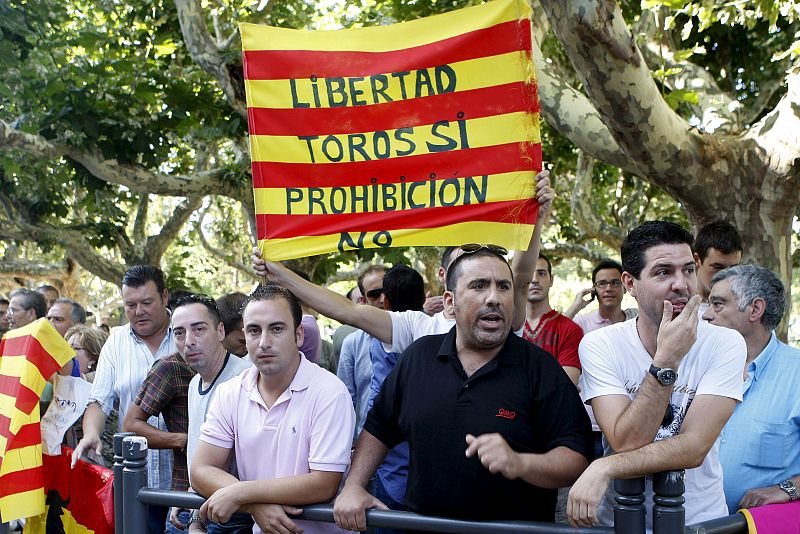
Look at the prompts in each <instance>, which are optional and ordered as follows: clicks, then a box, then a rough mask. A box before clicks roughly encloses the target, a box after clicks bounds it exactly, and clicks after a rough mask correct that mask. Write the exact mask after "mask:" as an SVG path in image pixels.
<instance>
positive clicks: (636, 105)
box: [542, 0, 701, 189]
mask: <svg viewBox="0 0 800 534" xmlns="http://www.w3.org/2000/svg"><path fill="white" fill-rule="evenodd" d="M542 5H543V6H544V9H545V10H546V12H547V15H548V19H549V21H550V24H551V25H552V26H553V28H554V31H555V33H556V35H557V36H558V38H559V40H560V41H561V42H562V44H563V45H564V48H565V50H566V51H567V54H568V55H569V58H570V60H571V61H572V64H573V66H574V67H575V70H576V72H577V74H578V76H579V77H580V79H581V82H582V83H583V85H584V87H585V90H586V93H587V95H588V96H589V99H590V100H591V102H592V103H593V107H594V108H595V109H596V110H597V112H598V113H599V115H600V119H601V122H602V123H603V124H605V125H606V127H607V128H608V129H609V130H610V132H611V135H612V136H613V138H614V140H615V141H616V143H617V144H618V145H619V147H620V150H621V152H623V154H624V156H625V157H627V158H629V159H630V160H631V163H629V164H628V165H627V166H621V167H622V168H625V169H626V170H630V167H631V165H635V166H636V167H638V172H637V171H633V173H634V174H636V175H638V176H642V177H645V176H647V177H650V178H652V179H654V180H655V179H656V177H658V178H659V179H660V182H661V183H662V184H664V187H668V186H669V185H671V186H672V187H673V189H676V188H677V187H679V185H678V184H683V182H685V179H684V178H685V174H684V173H687V172H688V170H687V169H684V170H683V172H680V170H681V169H682V163H685V161H683V162H682V160H683V159H684V158H697V152H698V150H699V147H698V145H699V144H701V143H700V141H701V139H700V135H699V134H698V133H692V129H691V128H690V127H689V125H688V124H687V123H686V121H684V120H683V119H682V118H681V117H679V116H678V115H676V114H675V113H674V112H673V111H672V110H671V109H670V107H669V106H668V105H667V104H666V102H665V101H664V99H663V98H662V97H661V94H660V92H659V90H658V87H657V86H656V84H655V82H654V81H653V78H652V76H651V73H650V70H649V68H648V67H647V64H646V62H645V61H644V60H643V58H642V56H641V53H640V52H639V49H638V48H637V46H636V43H635V42H634V40H633V37H632V36H631V33H630V31H629V30H628V26H627V24H626V23H625V20H624V19H623V17H622V13H621V12H620V10H619V6H617V5H616V3H614V2H609V1H606V0H574V1H571V2H561V1H558V0H543V1H542ZM583 145H584V144H583V143H579V146H581V148H586V147H585V146H583ZM587 152H589V153H590V154H592V155H593V156H596V154H595V153H594V152H593V151H592V150H587ZM665 154H666V155H668V157H664V155H665ZM596 157H597V156H596ZM601 158H602V159H603V160H604V161H608V159H606V158H605V157H601ZM616 159H617V160H619V157H617V158H616ZM610 163H612V164H614V165H616V164H617V163H616V161H614V162H610ZM684 166H685V165H684Z"/></svg>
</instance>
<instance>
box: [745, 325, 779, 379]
mask: <svg viewBox="0 0 800 534" xmlns="http://www.w3.org/2000/svg"><path fill="white" fill-rule="evenodd" d="M777 349H778V337H777V336H776V335H775V331H774V330H773V331H772V335H771V336H770V338H769V343H767V346H766V347H764V350H762V351H761V354H759V355H758V356H756V359H755V360H753V361H752V362H750V365H748V366H747V374H748V375H750V376H752V377H753V379H754V380H758V377H759V376H761V373H762V372H763V371H764V369H766V368H767V364H769V361H770V360H771V359H772V356H773V355H774V354H775V351H776V350H777Z"/></svg>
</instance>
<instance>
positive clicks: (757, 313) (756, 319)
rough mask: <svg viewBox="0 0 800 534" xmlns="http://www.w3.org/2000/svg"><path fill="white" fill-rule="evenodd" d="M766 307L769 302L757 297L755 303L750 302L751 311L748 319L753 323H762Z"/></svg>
mask: <svg viewBox="0 0 800 534" xmlns="http://www.w3.org/2000/svg"><path fill="white" fill-rule="evenodd" d="M766 308H767V303H766V302H764V299H762V298H758V297H756V299H755V300H754V301H753V303H752V304H750V313H749V315H748V316H747V320H748V321H750V322H751V323H760V322H761V317H762V316H763V315H764V312H765V311H766Z"/></svg>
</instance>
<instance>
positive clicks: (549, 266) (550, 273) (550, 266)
mask: <svg viewBox="0 0 800 534" xmlns="http://www.w3.org/2000/svg"><path fill="white" fill-rule="evenodd" d="M539 259H541V260H544V261H545V263H547V275H548V276H549V277H550V278H553V264H552V263H551V262H550V258H548V257H547V256H546V255H545V254H544V253H543V252H540V253H539Z"/></svg>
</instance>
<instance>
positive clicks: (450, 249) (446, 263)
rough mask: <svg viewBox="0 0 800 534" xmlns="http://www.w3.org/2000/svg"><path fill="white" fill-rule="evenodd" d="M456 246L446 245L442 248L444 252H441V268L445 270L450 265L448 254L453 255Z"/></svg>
mask: <svg viewBox="0 0 800 534" xmlns="http://www.w3.org/2000/svg"><path fill="white" fill-rule="evenodd" d="M457 248H458V247H447V248H446V249H444V252H442V263H441V265H442V269H444V270H445V271H446V270H447V268H448V267H450V256H452V255H453V251H454V250H455V249H457Z"/></svg>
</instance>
